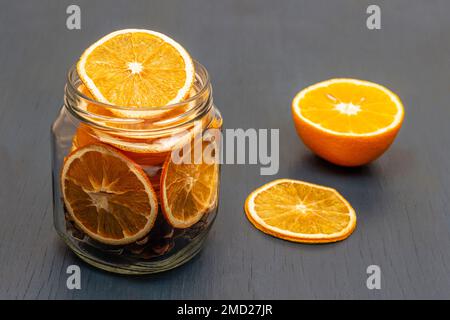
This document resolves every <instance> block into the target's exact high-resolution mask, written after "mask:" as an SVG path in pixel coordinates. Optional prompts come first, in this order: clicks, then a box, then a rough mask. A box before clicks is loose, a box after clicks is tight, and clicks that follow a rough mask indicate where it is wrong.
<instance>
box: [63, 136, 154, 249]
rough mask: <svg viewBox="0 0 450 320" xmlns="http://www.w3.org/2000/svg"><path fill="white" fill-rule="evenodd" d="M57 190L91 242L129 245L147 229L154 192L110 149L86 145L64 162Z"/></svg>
mask: <svg viewBox="0 0 450 320" xmlns="http://www.w3.org/2000/svg"><path fill="white" fill-rule="evenodd" d="M61 189H62V193H63V198H64V203H65V205H66V208H67V211H68V213H69V214H70V216H71V218H72V219H73V220H74V222H75V224H76V225H77V226H78V227H79V228H80V229H81V230H83V231H84V232H85V233H86V234H87V235H89V236H90V237H91V238H93V239H95V240H97V241H99V242H102V243H105V244H110V245H123V244H129V243H133V242H135V241H136V240H138V239H140V238H142V237H143V236H145V235H146V234H147V233H148V232H149V231H150V230H151V229H152V227H153V224H154V222H155V219H156V215H157V213H158V202H157V197H156V194H155V192H154V190H153V188H152V186H151V183H150V181H149V179H148V177H147V175H146V174H145V172H144V171H143V170H142V169H141V168H140V167H139V166H138V165H137V164H135V163H134V162H133V161H132V160H130V159H128V158H127V157H126V156H124V155H122V154H121V153H120V152H118V151H116V150H115V149H113V148H111V147H109V146H105V145H101V144H89V145H86V146H84V147H82V148H79V149H77V150H75V151H74V152H72V153H71V154H70V155H69V156H68V157H67V159H66V160H65V162H64V166H63V169H62V173H61Z"/></svg>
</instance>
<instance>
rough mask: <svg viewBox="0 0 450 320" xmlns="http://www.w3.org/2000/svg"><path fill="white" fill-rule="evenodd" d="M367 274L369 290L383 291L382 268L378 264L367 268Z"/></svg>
mask: <svg viewBox="0 0 450 320" xmlns="http://www.w3.org/2000/svg"><path fill="white" fill-rule="evenodd" d="M366 273H367V274H368V275H369V276H368V277H367V280H366V286H367V289H369V290H374V289H377V290H380V289H381V268H380V266H377V265H376V264H372V265H370V266H368V267H367V269H366Z"/></svg>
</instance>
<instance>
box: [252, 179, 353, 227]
mask: <svg viewBox="0 0 450 320" xmlns="http://www.w3.org/2000/svg"><path fill="white" fill-rule="evenodd" d="M254 203H255V207H254V208H255V211H256V212H257V214H258V216H259V217H260V218H261V219H262V220H263V221H264V222H265V223H266V224H267V225H270V226H272V227H276V228H280V229H283V230H287V231H290V232H294V233H302V234H317V233H322V234H333V233H336V232H339V231H341V230H342V229H344V228H345V227H346V226H347V225H348V224H349V222H350V216H349V208H348V206H347V205H346V204H345V203H344V202H343V201H342V200H341V199H340V198H339V197H337V196H336V194H335V192H333V191H331V190H328V189H319V188H313V187H311V186H309V185H306V184H299V183H289V182H283V183H280V184H277V185H275V186H273V187H271V188H270V189H268V190H266V191H263V192H261V193H259V194H258V195H257V196H256V198H255V200H254Z"/></svg>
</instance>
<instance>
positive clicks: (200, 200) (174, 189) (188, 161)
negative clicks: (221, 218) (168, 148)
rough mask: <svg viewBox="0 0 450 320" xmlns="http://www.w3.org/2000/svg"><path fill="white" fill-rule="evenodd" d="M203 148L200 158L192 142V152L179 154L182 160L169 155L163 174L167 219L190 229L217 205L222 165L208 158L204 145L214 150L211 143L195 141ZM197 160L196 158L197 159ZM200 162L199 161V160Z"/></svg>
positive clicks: (162, 186) (162, 197)
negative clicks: (197, 157)
mask: <svg viewBox="0 0 450 320" xmlns="http://www.w3.org/2000/svg"><path fill="white" fill-rule="evenodd" d="M196 144H197V146H198V145H201V144H202V145H203V147H202V146H200V147H202V155H201V159H196V151H195V150H194V148H193V147H192V146H193V143H191V144H190V145H191V148H190V150H191V152H189V153H186V154H182V152H181V153H180V154H182V155H181V157H180V159H182V161H178V160H177V161H174V160H173V156H172V155H169V157H168V158H167V160H166V162H165V163H164V166H163V170H162V174H161V195H160V199H161V208H162V211H163V214H164V216H165V218H166V219H167V221H168V222H169V223H170V224H171V225H172V226H173V227H174V228H181V229H183V228H188V227H190V226H192V225H194V224H195V223H197V222H198V221H200V220H201V219H202V217H203V216H204V215H205V214H206V213H208V212H209V211H210V210H211V209H212V208H213V207H214V206H215V204H216V200H217V189H218V188H217V184H218V177H219V165H218V163H217V161H214V159H212V158H210V159H206V158H205V157H204V155H205V154H206V152H205V153H203V151H204V150H205V148H209V149H210V150H214V148H215V147H216V146H217V145H216V144H214V143H212V142H209V143H208V142H203V143H196ZM194 160H197V161H194ZM196 162H198V163H196Z"/></svg>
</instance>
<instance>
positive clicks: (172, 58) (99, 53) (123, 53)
mask: <svg viewBox="0 0 450 320" xmlns="http://www.w3.org/2000/svg"><path fill="white" fill-rule="evenodd" d="M130 63H138V64H139V65H140V67H139V68H142V69H141V70H140V69H139V70H140V71H139V72H135V73H133V72H132V71H131V70H130ZM185 68H186V65H185V62H184V60H183V57H182V56H181V55H180V53H179V52H178V51H177V50H176V49H175V48H174V47H173V46H172V45H170V44H169V43H167V42H165V41H163V40H162V39H160V38H159V37H156V36H154V35H151V34H147V33H144V32H135V33H124V34H119V35H117V36H115V37H113V38H111V39H109V40H107V41H106V42H104V43H103V44H102V45H100V46H98V47H96V48H95V49H94V50H93V51H92V52H91V53H90V55H89V56H88V57H87V59H86V64H85V70H86V74H87V75H88V76H89V77H90V78H91V79H92V80H93V81H94V83H95V84H96V86H97V88H98V89H99V91H100V92H101V94H102V95H103V96H104V97H105V98H106V100H107V101H109V102H110V103H113V104H115V105H119V106H124V107H135V106H164V105H166V104H167V103H169V102H170V101H171V100H173V99H174V98H175V97H176V96H177V94H178V91H179V90H180V88H182V87H183V86H184V85H185V83H186V71H185Z"/></svg>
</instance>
